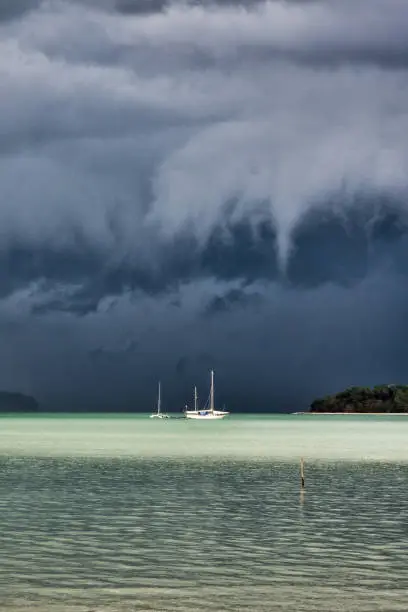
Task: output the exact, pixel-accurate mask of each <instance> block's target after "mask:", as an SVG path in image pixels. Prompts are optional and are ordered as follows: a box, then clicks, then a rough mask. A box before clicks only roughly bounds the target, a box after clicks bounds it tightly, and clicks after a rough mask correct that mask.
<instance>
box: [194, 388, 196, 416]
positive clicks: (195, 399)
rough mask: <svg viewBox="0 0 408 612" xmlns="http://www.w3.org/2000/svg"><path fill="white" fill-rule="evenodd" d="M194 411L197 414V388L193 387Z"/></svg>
mask: <svg viewBox="0 0 408 612" xmlns="http://www.w3.org/2000/svg"><path fill="white" fill-rule="evenodd" d="M194 411H195V412H197V387H194Z"/></svg>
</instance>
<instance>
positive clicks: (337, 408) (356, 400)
mask: <svg viewBox="0 0 408 612" xmlns="http://www.w3.org/2000/svg"><path fill="white" fill-rule="evenodd" d="M308 412H309V413H314V414H315V413H318V414H323V413H325V414H335V413H337V414H339V413H340V414H356V413H358V414H390V413H394V414H396V413H397V414H404V413H406V414H408V385H377V386H375V387H372V388H370V387H349V388H348V389H345V391H341V392H340V393H336V394H334V395H327V396H326V397H322V398H319V399H316V400H314V402H312V403H311V405H310V408H309V411H308Z"/></svg>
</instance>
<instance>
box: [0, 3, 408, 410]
mask: <svg viewBox="0 0 408 612" xmlns="http://www.w3.org/2000/svg"><path fill="white" fill-rule="evenodd" d="M407 24H408V5H407V3H406V2H405V0H372V1H371V2H367V1H365V0H364V1H363V0H353V1H351V0H344V1H342V2H336V1H334V0H333V1H332V0H321V1H316V2H241V3H232V2H218V3H215V2H208V3H198V2H194V3H182V4H181V3H164V2H160V1H158V0H157V1H156V0H154V1H153V2H148V1H147V0H146V1H144V0H137V1H136V0H135V1H132V0H98V1H96V0H75V1H74V0H72V1H64V0H61V1H54V0H47V1H44V2H36V1H35V0H32V1H31V2H30V1H28V0H26V1H23V0H20V1H17V0H16V1H15V2H2V3H1V6H0V74H1V89H2V92H1V97H0V297H1V300H0V326H1V328H2V329H5V330H8V331H7V333H5V336H4V337H5V338H7V342H5V343H3V346H2V348H1V350H0V360H1V366H2V367H1V372H2V375H1V377H0V383H1V386H3V387H7V386H8V387H10V386H14V387H15V388H17V389H19V388H22V390H28V391H31V390H32V391H33V392H36V393H37V394H39V395H40V396H41V397H44V398H46V399H47V398H48V401H51V400H52V401H54V400H55V401H56V402H57V403H59V405H61V401H62V399H61V398H62V397H64V402H65V405H67V406H69V403H70V402H71V401H74V400H75V401H77V400H79V399H80V401H81V402H82V403H81V405H83V406H85V405H87V406H89V405H90V404H91V403H92V402H93V404H94V405H100V402H101V401H102V400H104V401H106V404H107V405H108V404H109V403H110V402H112V398H113V397H115V405H117V407H118V406H119V405H121V406H125V405H128V406H129V405H130V404H132V406H133V403H132V402H133V399H131V398H134V397H135V396H136V397H140V398H144V399H146V398H147V397H150V395H151V393H153V394H154V392H155V391H154V390H155V383H156V378H157V376H158V375H159V374H160V375H162V377H163V381H165V382H166V388H167V390H168V394H169V395H168V397H169V401H170V400H171V401H174V402H179V401H180V397H182V396H184V395H185V394H187V392H188V394H190V391H191V389H190V386H191V384H192V382H193V379H194V380H199V382H200V385H201V386H202V385H204V384H207V382H208V381H207V380H206V374H205V370H207V369H208V368H209V367H211V366H212V365H214V366H215V367H216V369H217V376H219V379H218V378H217V380H219V389H220V393H222V392H223V391H222V389H224V393H225V395H226V401H228V403H230V402H231V403H235V404H236V405H237V406H240V407H241V408H245V406H246V407H248V404H247V402H249V401H250V400H251V401H255V402H257V403H258V404H259V406H261V407H263V408H268V406H269V405H270V404H271V403H272V404H273V402H274V401H275V402H277V401H278V402H279V405H281V406H282V405H285V406H287V405H288V403H290V402H294V401H295V400H296V398H301V399H304V398H308V397H310V396H312V395H313V394H315V393H316V394H320V392H321V391H322V388H321V385H322V383H321V380H320V377H323V378H324V386H325V389H324V390H330V388H335V387H337V386H342V385H343V384H348V383H349V382H353V381H354V382H360V381H361V382H367V383H370V382H378V379H379V378H380V379H382V380H385V381H387V379H390V378H393V379H395V378H398V377H399V376H401V375H402V373H403V372H404V371H405V370H404V368H405V369H406V366H407V363H406V361H405V358H404V351H405V349H404V343H405V344H406V340H407V339H406V337H405V336H406V335H407V334H406V328H405V320H406V314H407V312H406V310H407V308H406V305H407V303H408V300H407V294H406V291H405V290H404V286H405V283H406V272H407V265H406V261H407V260H406V255H407V245H408V239H407V231H408V230H407V227H408V223H407V211H408V205H407V202H408V200H407V198H408V146H407V139H406V134H407V133H408V116H407V113H406V108H407V104H408V80H407V78H406V70H405V67H406V63H407V54H408V39H407V36H406V31H407ZM373 304H374V306H373ZM389 312H392V313H393V316H392V321H391V322H390V321H389ZM129 347H130V348H129ZM203 356H204V357H203ZM237 371H239V372H240V373H243V374H242V375H240V376H239V377H238V378H239V380H238V381H237V374H236V373H237ZM135 372H137V377H136V378H135V379H134V376H135ZM202 372H204V373H202ZM316 372H318V375H317V374H316ZM200 373H201V374H200ZM166 376H167V380H165V379H166ZM200 376H201V377H202V378H201V379H200ZM254 377H256V378H257V384H256V385H255V386H256V390H254V384H253V380H254ZM134 380H135V381H136V382H132V381H134ZM293 381H296V385H295V387H296V388H294V384H293ZM380 382H381V381H380ZM74 389H75V391H74ZM70 393H71V395H70ZM118 396H120V398H119V399H118ZM251 398H252V399H251ZM116 400H117V401H116Z"/></svg>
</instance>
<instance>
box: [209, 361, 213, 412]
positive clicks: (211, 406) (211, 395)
mask: <svg viewBox="0 0 408 612" xmlns="http://www.w3.org/2000/svg"><path fill="white" fill-rule="evenodd" d="M210 412H214V370H211V391H210Z"/></svg>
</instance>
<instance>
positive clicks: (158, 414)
mask: <svg viewBox="0 0 408 612" xmlns="http://www.w3.org/2000/svg"><path fill="white" fill-rule="evenodd" d="M150 418H151V419H168V418H169V416H168V415H167V414H163V412H162V411H161V383H160V382H159V392H158V396H157V412H153V414H151V415H150Z"/></svg>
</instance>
